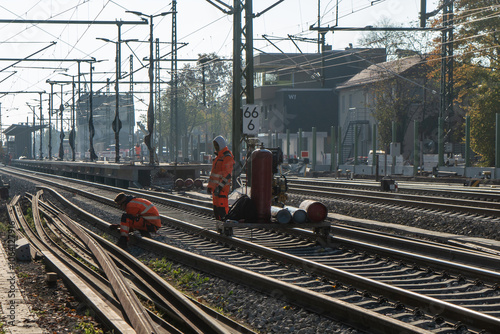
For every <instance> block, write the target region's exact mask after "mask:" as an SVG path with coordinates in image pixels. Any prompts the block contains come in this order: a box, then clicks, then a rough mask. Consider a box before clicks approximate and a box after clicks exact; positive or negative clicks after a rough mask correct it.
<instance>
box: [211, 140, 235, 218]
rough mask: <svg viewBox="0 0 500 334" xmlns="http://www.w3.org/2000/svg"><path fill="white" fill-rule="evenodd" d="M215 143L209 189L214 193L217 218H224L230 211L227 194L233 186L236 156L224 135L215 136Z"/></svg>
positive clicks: (213, 200) (213, 201)
mask: <svg viewBox="0 0 500 334" xmlns="http://www.w3.org/2000/svg"><path fill="white" fill-rule="evenodd" d="M213 144H214V151H215V154H216V155H217V156H216V157H215V159H214V161H213V162H212V171H211V172H210V179H209V180H208V186H207V191H208V193H209V194H210V193H211V194H212V203H213V205H214V215H215V219H217V220H223V219H224V217H225V216H226V215H227V213H228V211H229V204H228V199H227V196H228V195H229V191H230V187H231V175H232V173H233V166H234V157H233V154H232V153H231V151H230V150H229V149H228V148H227V144H226V140H225V139H224V137H222V136H217V137H215V138H214V141H213Z"/></svg>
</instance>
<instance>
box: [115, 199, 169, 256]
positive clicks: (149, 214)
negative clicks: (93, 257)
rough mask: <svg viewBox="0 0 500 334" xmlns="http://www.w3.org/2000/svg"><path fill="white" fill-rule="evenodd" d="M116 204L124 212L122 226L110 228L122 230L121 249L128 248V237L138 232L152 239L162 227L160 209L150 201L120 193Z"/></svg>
mask: <svg viewBox="0 0 500 334" xmlns="http://www.w3.org/2000/svg"><path fill="white" fill-rule="evenodd" d="M115 203H116V204H117V205H118V207H120V209H122V210H124V211H125V213H124V214H123V215H122V218H121V221H120V224H112V225H110V226H109V228H110V229H111V230H117V229H120V239H119V240H118V243H117V245H118V246H119V247H121V248H126V247H127V242H128V235H129V233H130V232H132V231H134V230H138V231H139V232H140V233H141V235H142V236H144V237H148V238H150V237H151V233H156V231H158V229H159V228H160V227H161V220H160V214H159V213H158V209H157V208H156V206H154V205H153V204H152V203H151V202H150V201H148V200H146V199H144V198H138V197H134V196H131V195H126V194H125V193H119V194H118V195H116V197H115Z"/></svg>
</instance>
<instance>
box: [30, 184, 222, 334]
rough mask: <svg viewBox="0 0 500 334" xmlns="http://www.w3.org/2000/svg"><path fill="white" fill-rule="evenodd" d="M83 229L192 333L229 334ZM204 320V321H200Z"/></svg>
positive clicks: (66, 220) (153, 275) (67, 221)
mask: <svg viewBox="0 0 500 334" xmlns="http://www.w3.org/2000/svg"><path fill="white" fill-rule="evenodd" d="M39 188H40V189H44V190H47V191H50V192H51V194H52V195H56V196H60V195H59V194H58V193H57V192H55V191H54V190H53V189H50V188H45V187H43V186H40V187H39ZM61 198H62V197H61ZM61 198H60V199H61ZM58 218H59V219H61V220H62V221H63V222H64V223H65V224H66V225H68V226H71V225H76V224H75V223H74V222H72V221H71V219H69V217H67V216H66V215H64V214H62V213H59V214H58ZM108 225H109V224H108ZM79 228H80V229H81V230H82V231H83V232H85V233H86V234H88V235H89V237H92V239H94V240H96V241H97V243H99V245H100V246H101V247H103V248H102V251H103V252H105V253H108V254H110V255H109V256H110V257H112V258H115V259H118V261H119V262H121V263H122V264H125V265H126V266H127V267H128V268H129V269H131V273H132V275H135V277H140V278H141V280H142V282H141V283H142V284H146V285H147V287H148V289H150V290H151V293H150V296H156V298H157V299H158V298H159V299H160V300H161V301H162V302H163V303H164V304H165V305H167V306H168V308H169V309H171V310H172V311H173V312H175V314H176V315H177V316H178V317H179V318H180V319H182V321H184V322H185V323H186V324H188V325H189V327H190V329H191V330H193V331H195V332H197V333H203V334H208V333H227V329H226V328H225V327H223V326H221V325H220V324H219V323H217V322H215V321H214V320H212V317H211V316H208V315H207V314H206V313H205V312H204V311H202V310H200V309H199V308H198V307H197V306H195V305H194V304H193V303H192V301H191V300H188V299H187V297H185V296H184V295H182V294H181V293H179V292H178V291H177V290H176V289H174V288H173V287H171V286H170V285H169V284H167V283H166V282H165V280H163V279H162V278H161V277H159V276H158V275H157V274H156V273H154V272H153V271H152V270H151V269H149V268H148V267H146V266H145V265H143V264H142V263H140V262H139V261H137V260H136V259H135V258H133V257H132V256H130V255H129V254H128V253H127V252H125V251H123V250H121V249H119V248H118V247H116V246H115V245H113V244H112V243H110V242H109V241H107V240H106V239H104V238H102V237H100V236H98V235H97V234H95V233H93V232H92V231H90V230H88V229H86V228H84V227H81V226H79ZM111 252H113V255H111ZM115 262H116V261H115ZM200 319H201V320H202V321H200Z"/></svg>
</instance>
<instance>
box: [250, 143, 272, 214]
mask: <svg viewBox="0 0 500 334" xmlns="http://www.w3.org/2000/svg"><path fill="white" fill-rule="evenodd" d="M251 159H252V191H251V198H252V201H253V202H254V204H255V207H256V208H257V220H258V221H259V222H260V223H269V222H270V221H271V202H272V183H273V154H272V153H271V151H269V150H266V149H259V150H255V151H253V152H252V156H251Z"/></svg>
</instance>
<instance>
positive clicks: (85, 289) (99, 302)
mask: <svg viewBox="0 0 500 334" xmlns="http://www.w3.org/2000/svg"><path fill="white" fill-rule="evenodd" d="M18 199H19V197H17V199H16V198H15V202H14V201H12V202H11V203H10V204H9V205H8V207H10V209H9V210H8V211H9V216H10V219H11V220H12V221H15V222H16V224H17V225H18V226H20V227H22V228H23V231H24V232H25V233H26V235H27V237H28V238H29V239H30V242H31V243H32V244H33V245H34V246H35V247H36V248H37V249H38V250H39V251H40V253H41V254H42V255H43V256H44V257H45V259H46V260H47V261H48V264H49V266H50V267H51V268H52V270H54V271H56V272H58V274H59V275H60V276H61V277H62V278H63V279H64V281H65V283H66V284H68V286H69V287H70V288H71V290H72V291H73V292H74V293H75V294H76V295H77V296H78V297H79V298H80V299H81V300H83V301H85V302H86V303H87V305H89V307H91V308H92V309H93V311H94V312H95V313H96V314H97V316H98V318H99V319H101V321H103V323H105V324H106V326H108V327H109V328H112V329H114V330H116V331H117V332H119V333H130V334H132V333H135V331H134V329H133V328H132V327H131V326H130V325H129V324H128V323H127V322H126V321H124V320H123V317H122V316H120V315H118V314H117V313H116V312H115V311H114V310H113V309H112V308H111V307H110V306H109V305H108V304H106V302H105V301H104V300H103V299H102V298H101V297H100V296H98V295H97V294H96V292H95V291H94V290H93V289H92V288H90V287H89V286H88V285H87V284H86V283H84V281H83V280H81V279H80V278H79V277H78V276H77V275H75V274H74V273H73V271H72V270H70V269H69V268H68V267H67V266H66V264H65V263H64V262H63V261H61V259H60V258H58V257H57V256H56V255H55V254H53V252H52V251H51V249H50V248H47V247H46V246H45V245H44V243H43V242H42V241H41V239H39V237H38V236H37V235H36V234H35V233H34V232H33V231H32V230H31V227H30V226H29V225H28V223H27V222H26V221H25V219H24V216H23V214H22V210H21V208H20V206H19V203H18V202H17V201H18ZM16 212H17V213H16Z"/></svg>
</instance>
